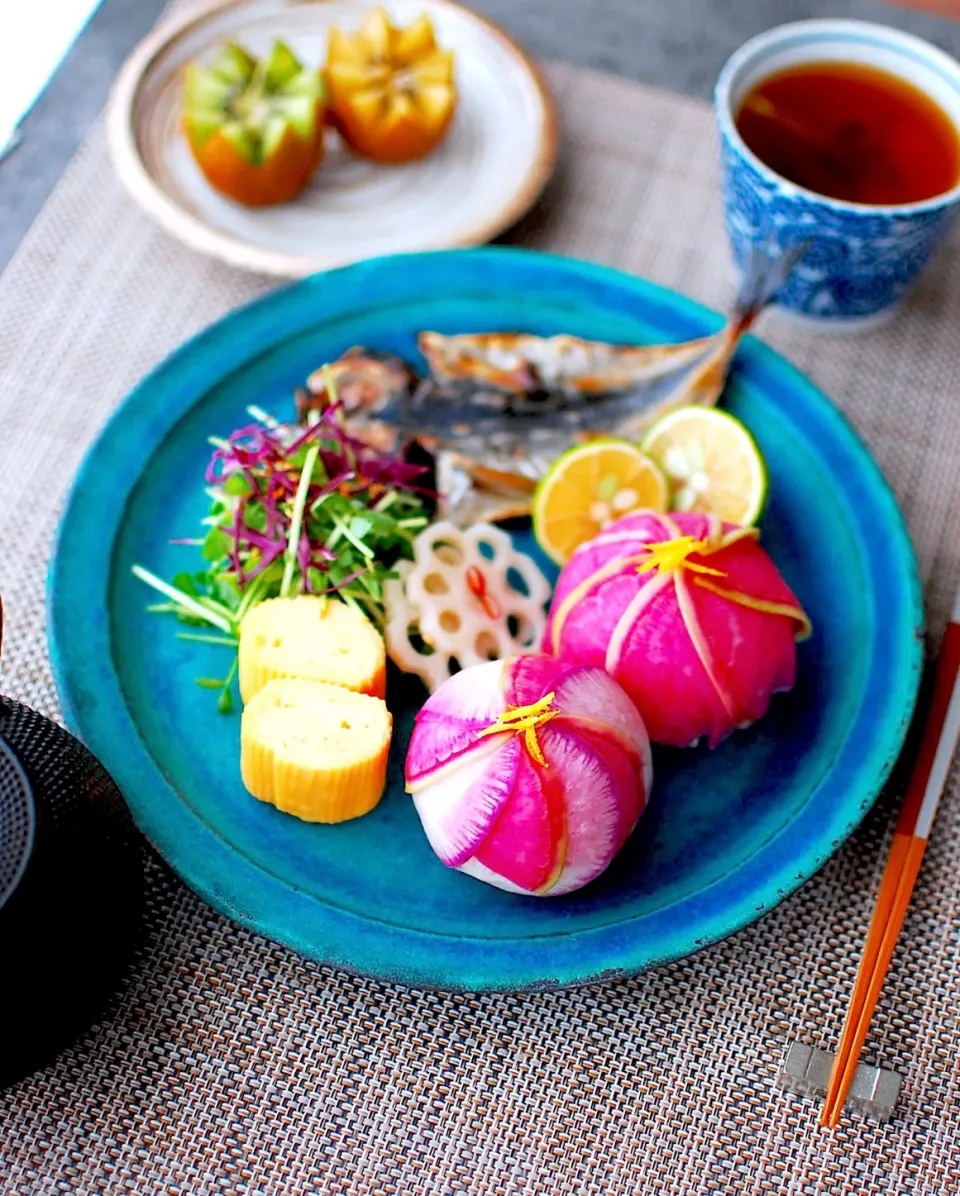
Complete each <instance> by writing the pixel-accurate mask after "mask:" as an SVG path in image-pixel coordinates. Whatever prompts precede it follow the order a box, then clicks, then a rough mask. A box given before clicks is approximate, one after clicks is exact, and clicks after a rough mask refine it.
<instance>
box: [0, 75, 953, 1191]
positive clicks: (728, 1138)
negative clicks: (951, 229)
mask: <svg viewBox="0 0 960 1196" xmlns="http://www.w3.org/2000/svg"><path fill="white" fill-rule="evenodd" d="M550 78H551V80H552V82H553V85H554V86H555V88H556V90H557V93H558V96H559V98H560V102H561V106H562V110H563V115H564V122H565V152H564V159H563V163H562V167H561V170H560V173H559V176H558V178H557V181H556V183H555V185H554V186H553V187H552V188H551V191H550V193H549V195H548V196H547V198H546V200H545V202H544V203H543V204H541V205H540V207H539V208H538V209H537V210H536V211H535V212H534V213H533V214H532V215H531V216H530V217H529V218H528V219H527V220H526V221H525V222H524V224H523V225H522V227H521V228H520V229H518V230H517V232H516V234H515V239H517V240H520V241H522V242H525V243H527V244H531V245H536V246H542V247H549V248H550V249H552V250H554V251H557V252H560V253H565V254H571V255H574V254H575V255H578V256H582V257H586V258H592V259H594V260H597V261H601V262H608V263H611V264H614V265H616V266H619V267H622V268H624V269H627V270H631V271H635V272H637V273H640V274H644V275H647V276H649V277H651V278H653V279H656V280H657V281H659V282H663V283H666V284H668V285H670V286H673V287H676V288H679V289H680V290H683V291H685V292H687V293H689V294H691V295H693V296H695V297H696V298H698V299H701V300H705V301H706V302H708V303H712V304H714V305H717V306H723V305H725V304H726V303H728V302H729V300H730V298H731V295H732V292H733V281H732V277H731V274H730V272H729V267H728V258H727V249H726V243H725V238H724V235H723V232H722V227H721V219H720V211H719V201H718V191H717V168H716V160H717V154H716V146H715V144H714V137H713V131H712V121H711V117H710V114H709V111H708V110H707V109H706V107H705V106H703V105H702V104H700V103H699V102H694V101H690V100H684V99H679V98H677V97H675V96H668V95H664V94H661V93H659V92H655V91H652V90H649V89H646V88H643V87H640V86H637V85H634V84H631V83H626V82H623V81H619V80H616V79H611V78H609V77H605V76H600V75H595V74H589V73H585V72H582V71H577V70H573V69H571V68H567V67H560V66H558V67H554V68H552V69H551V70H550ZM267 286H268V284H267V283H266V282H264V281H262V280H258V279H256V278H251V277H248V276H243V275H240V274H236V273H232V272H230V271H229V270H227V269H224V268H221V267H220V266H218V265H216V264H213V263H211V262H208V261H205V260H203V259H201V258H199V257H196V256H194V255H192V254H191V253H189V252H187V251H186V250H184V249H182V248H181V247H180V246H179V245H178V244H176V243H174V242H173V241H171V240H170V239H168V238H167V237H166V236H165V235H164V234H163V233H161V232H159V231H157V230H156V229H155V228H154V227H153V226H152V225H151V224H150V223H149V222H148V221H147V220H146V219H145V218H144V217H142V216H141V215H140V214H139V212H138V211H137V210H136V209H135V208H134V207H133V205H132V204H131V203H130V202H128V200H127V199H126V197H125V196H124V194H123V193H122V192H121V191H120V189H119V188H118V186H117V185H116V184H115V182H114V180H113V177H112V174H111V171H110V168H109V165H108V162H107V157H106V153H105V148H104V141H103V136H102V132H101V130H100V129H97V130H95V131H94V132H93V134H92V135H91V136H90V138H89V140H88V142H87V143H86V145H85V146H84V147H83V149H82V151H81V152H80V154H79V155H78V157H77V159H76V160H75V162H74V163H73V165H72V166H71V168H70V169H69V171H68V173H67V174H66V176H65V177H64V179H63V181H62V183H61V185H60V187H59V188H58V190H57V192H56V194H55V195H54V196H53V198H52V199H51V201H50V202H49V203H48V205H47V207H46V209H45V210H44V212H43V214H42V215H41V217H40V219H39V220H38V222H37V224H36V225H35V227H34V228H33V230H32V232H31V234H30V236H29V238H28V239H27V241H26V243H25V244H24V246H23V247H22V250H21V251H20V253H19V255H18V256H17V258H16V260H15V261H14V262H13V263H12V265H11V266H10V268H9V269H8V270H7V272H6V274H5V275H4V276H3V278H2V279H0V315H2V319H0V429H2V433H0V513H2V514H0V520H2V523H0V590H2V592H3V596H4V603H5V608H6V616H7V619H6V622H7V640H6V643H5V649H6V652H5V657H4V661H3V673H2V676H0V688H2V690H3V691H4V692H6V693H8V694H10V695H11V696H15V697H17V698H20V699H22V700H24V701H26V702H28V703H30V704H32V705H33V706H35V707H37V708H39V709H40V710H41V711H43V712H45V713H47V714H50V715H53V716H57V714H58V707H57V700H56V696H55V693H54V690H53V686H52V683H51V679H50V671H49V664H48V660H47V655H46V649H45V645H44V617H43V587H44V574H45V570H46V564H47V560H48V558H49V553H50V542H51V537H52V535H53V532H54V528H55V525H56V521H57V515H58V511H59V509H60V507H61V505H62V501H63V496H64V493H65V490H66V487H67V486H68V484H69V481H70V479H71V477H72V475H73V473H74V471H75V469H76V467H77V465H78V464H79V462H80V459H81V457H82V456H83V453H84V450H85V449H86V447H87V445H88V444H89V442H90V440H91V437H92V436H93V435H94V434H95V433H96V431H97V429H98V428H99V427H100V426H101V425H102V423H103V421H104V419H105V417H106V416H107V414H108V413H109V412H110V411H111V409H112V408H113V407H114V405H115V404H116V403H117V402H118V401H119V400H120V398H121V397H122V396H123V395H124V393H125V392H126V391H127V390H128V389H129V388H130V387H131V386H132V384H133V383H134V382H135V381H136V380H137V379H138V378H139V377H140V376H141V375H142V374H143V373H144V372H145V371H146V370H148V369H149V368H150V367H151V366H152V365H154V364H155V363H156V362H158V361H160V360H161V358H163V356H164V355H165V354H166V353H167V352H168V351H169V350H170V349H171V348H172V347H173V346H174V345H176V344H177V343H178V342H180V341H182V340H183V339H184V337H186V336H188V335H190V334H191V333H193V332H195V331H196V330H197V329H199V328H200V327H202V326H203V325H205V324H206V323H208V322H209V321H211V320H213V319H215V318H216V317H217V316H219V315H221V314H222V313H224V312H226V311H227V310H228V309H230V308H232V307H233V306H235V305H236V304H237V303H240V302H243V301H244V300H246V299H249V298H251V297H253V296H254V295H256V294H258V293H260V292H262V291H263V290H265V289H266V288H267ZM958 295H960V241H958V239H956V238H955V239H954V240H953V241H952V242H951V243H950V244H949V245H948V246H947V247H946V248H945V249H944V250H943V251H942V252H941V253H940V255H939V257H938V259H937V262H936V264H935V266H934V267H933V269H931V270H930V272H929V274H928V275H927V277H926V278H925V280H924V282H923V285H922V287H921V289H920V291H919V293H918V294H917V296H916V298H915V300H914V301H913V302H912V304H911V305H910V307H909V310H908V311H907V312H905V313H904V314H903V316H902V317H901V318H900V319H899V320H898V321H897V322H896V323H895V324H893V325H891V326H890V327H889V328H887V329H885V330H883V331H879V332H876V333H874V334H873V335H869V336H862V337H859V338H857V339H849V340H826V339H813V338H811V337H810V336H809V335H807V334H804V333H800V332H798V331H792V330H789V329H786V328H783V327H776V326H775V325H774V323H773V318H772V317H767V318H765V323H764V325H763V326H762V331H763V333H764V334H765V335H768V337H769V339H770V340H771V341H773V342H774V343H775V344H776V345H777V346H778V347H780V348H781V349H782V350H784V351H785V352H786V353H787V354H788V355H789V356H790V357H791V358H792V359H793V360H794V361H795V362H797V363H798V364H799V365H800V367H801V368H803V369H805V370H807V371H808V372H809V373H810V374H811V375H812V377H813V378H814V379H815V380H816V381H817V382H818V383H819V384H820V385H821V386H822V387H823V388H824V389H825V390H826V391H827V392H828V393H829V394H831V395H833V396H834V397H835V398H836V400H837V401H838V403H839V404H840V405H841V406H842V407H843V409H844V410H845V411H846V412H847V413H848V415H849V416H850V418H851V419H852V420H853V422H854V423H855V424H856V426H857V427H858V429H859V430H860V432H861V433H862V434H863V436H864V437H865V438H866V440H867V442H868V443H869V445H870V446H871V448H872V449H873V451H874V453H875V454H876V457H877V459H878V461H879V462H880V464H881V466H882V468H883V470H884V471H885V473H886V475H887V477H888V478H889V479H890V481H891V483H892V484H893V486H894V488H895V489H896V491H897V493H898V495H899V497H900V500H901V502H902V503H903V507H904V510H905V511H906V514H907V518H908V520H909V523H910V528H911V531H912V534H913V537H914V542H915V544H916V546H917V551H918V554H919V558H920V562H921V567H922V570H923V576H924V581H925V584H926V594H927V602H928V613H929V616H930V622H931V626H932V629H933V631H934V634H935V635H936V634H937V633H939V631H940V630H941V629H942V626H943V623H944V617H945V614H946V612H947V610H948V607H949V602H950V596H951V594H952V592H953V588H954V586H955V585H956V584H957V582H958V580H960V538H958V535H957V531H958V528H957V522H958V513H960V470H958V469H957V459H958V450H960V403H958V401H957V393H956V379H957V378H958V376H960V338H958V336H957V324H956V319H955V318H951V314H950V307H951V304H952V307H953V310H954V311H955V310H956V301H957V296H958ZM91 535H96V529H95V528H91ZM81 633H82V632H81ZM893 800H894V798H893V795H886V796H885V797H883V798H882V799H881V800H880V802H879V803H878V805H877V807H876V808H875V810H874V811H873V813H872V814H871V815H870V817H868V819H867V821H866V823H865V825H864V826H863V828H862V829H861V831H860V832H859V833H858V834H857V835H856V836H855V837H854V839H853V840H852V841H851V842H850V843H848V844H847V846H846V847H844V848H843V849H842V850H841V851H840V852H838V854H837V855H836V857H835V858H834V859H833V861H832V862H831V863H830V864H829V865H828V866H827V867H826V868H825V869H824V870H823V871H822V872H821V873H820V874H819V875H818V876H817V877H816V878H815V879H814V880H812V881H811V882H810V883H809V884H807V885H806V886H805V887H804V888H803V889H802V890H801V891H800V892H799V893H797V894H796V895H794V896H793V897H792V898H790V899H789V900H787V901H785V902H784V903H783V905H781V906H780V907H779V909H777V910H776V911H775V912H774V913H772V914H770V915H769V916H767V917H766V918H764V919H763V920H762V921H761V922H759V923H758V924H756V925H755V926H753V927H751V928H750V929H748V930H746V931H744V932H743V933H741V934H739V935H737V936H736V937H734V938H733V939H731V940H729V941H727V942H725V943H722V944H720V945H718V946H716V947H714V948H712V949H710V950H707V951H704V952H702V953H700V954H699V955H697V956H695V957H693V958H691V959H687V960H685V961H683V962H681V963H678V964H675V965H673V966H670V967H666V968H663V969H660V970H658V971H656V972H652V973H648V974H646V975H644V976H641V977H639V978H638V979H635V980H633V981H630V982H627V983H620V984H616V985H611V986H606V987H602V988H595V989H590V990H585V991H579V992H572V993H552V994H539V995H533V994H532V995H524V996H519V997H504V996H484V997H470V996H445V995H438V994H422V993H416V992H410V991H404V990H401V989H396V988H390V987H386V986H384V985H381V984H377V983H374V982H371V981H368V980H363V979H356V978H352V977H350V976H347V975H344V974H342V973H340V972H334V971H332V970H330V969H327V968H323V967H318V966H314V965H312V964H309V963H306V962H304V961H303V960H301V959H299V958H297V957H296V956H295V955H293V954H292V953H291V952H289V951H287V950H285V949H284V948H282V947H279V946H276V945H274V944H272V943H270V942H267V941H265V940H263V939H261V938H259V937H258V936H256V935H255V934H251V933H248V932H247V931H244V930H242V929H238V928H237V927H236V926H234V925H232V924H231V923H229V922H228V921H226V920H225V919H224V918H222V917H220V916H219V915H217V914H215V913H213V912H212V911H211V910H209V909H207V908H206V907H205V906H204V905H203V904H202V903H201V902H200V901H199V900H198V899H197V898H196V897H195V896H193V894H192V893H190V892H189V891H188V890H187V889H186V888H184V887H183V886H182V885H181V884H180V883H179V882H178V881H176V880H175V879H174V878H173V877H171V876H170V875H169V873H168V872H167V871H166V870H165V869H164V868H163V866H162V865H160V864H159V863H152V864H151V865H150V876H149V880H150V909H149V915H148V921H147V927H146V937H145V941H144V944H143V946H142V948H141V949H140V951H139V954H138V956H137V959H136V962H135V966H134V969H133V973H132V976H131V979H130V982H129V984H128V986H127V987H126V989H125V990H124V992H123V993H122V994H121V996H120V997H119V999H118V1001H117V1003H116V1006H115V1008H114V1009H113V1011H112V1013H111V1015H110V1016H109V1017H108V1018H106V1019H105V1020H104V1021H103V1022H102V1023H101V1024H100V1025H99V1026H97V1027H96V1028H94V1029H93V1030H92V1031H91V1032H90V1033H89V1034H88V1035H86V1037H85V1038H84V1039H83V1040H82V1041H81V1042H79V1043H78V1044H77V1045H76V1046H75V1047H73V1048H72V1049H70V1050H68V1051H67V1052H66V1053H65V1054H64V1055H63V1056H61V1058H60V1059H59V1061H58V1062H57V1063H56V1064H55V1065H54V1066H52V1067H50V1068H49V1069H48V1070H47V1071H45V1072H43V1073H42V1074H39V1075H37V1076H34V1077H33V1078H31V1079H30V1080H28V1081H26V1082H24V1083H23V1084H21V1085H20V1086H19V1087H18V1088H17V1089H15V1090H14V1091H11V1092H8V1093H6V1094H5V1095H3V1096H2V1098H0V1110H2V1113H0V1190H2V1192H3V1194H4V1196H8V1194H10V1196H21V1194H22V1196H45V1194H47V1193H54V1192H70V1193H109V1194H114V1193H151V1194H153V1193H184V1194H187V1193H189V1194H190V1196H206V1194H208V1193H260V1194H270V1196H274V1194H277V1196H280V1194H288V1193H289V1194H291V1196H292V1194H294V1193H296V1194H300V1193H351V1194H354V1193H356V1194H368V1196H374V1194H377V1196H388V1194H397V1196H420V1194H429V1196H434V1194H435V1196H452V1194H455V1193H469V1194H470V1196H514V1194H516V1196H520V1194H523V1196H568V1194H570V1196H572V1194H577V1196H585V1194H597V1196H637V1194H638V1193H646V1192H655V1191H656V1192H671V1193H678V1194H682V1196H693V1194H700V1193H774V1192H776V1193H795V1194H813V1193H845V1194H847V1196H873V1194H876V1196H880V1194H883V1196H889V1194H891V1193H898V1194H899V1193H911V1194H914V1196H944V1194H946V1193H950V1192H956V1191H958V1190H960V1130H958V1120H957V1114H956V1109H957V1107H958V1099H960V1067H958V1064H957V1060H958V1059H960V1020H958V1006H957V994H958V992H960V959H958V927H960V922H958V918H960V908H958V883H957V877H958V872H960V867H958V866H960V794H958V792H957V787H956V783H954V787H953V790H952V793H951V795H950V796H949V797H948V799H947V800H945V803H944V805H943V808H942V810H941V814H940V818H939V820H938V824H937V827H936V831H935V834H934V838H933V842H932V845H931V847H930V850H929V852H928V855H927V860H926V863H925V865H924V869H923V875H922V878H921V881H920V885H919V889H918V891H917V894H916V898H915V900H914V902H913V906H912V909H911V912H910V916H909V918H908V921H907V925H906V929H905V932H904V936H903V939H902V942H901V946H900V949H899V951H898V953H897V957H896V961H895V964H894V967H893V971H892V973H891V975H890V978H889V981H888V983H887V985H886V988H885V990H884V995H883V1000H882V1004H881V1008H880V1010H879V1012H878V1015H877V1017H876V1019H875V1022H874V1025H873V1028H872V1031H871V1034H870V1038H869V1042H868V1047H867V1052H866V1056H865V1057H866V1058H867V1059H868V1060H875V1061H880V1062H882V1063H883V1065H885V1066H887V1067H891V1068H894V1069H895V1070H897V1071H900V1072H902V1073H903V1076H904V1088H903V1093H902V1098H901V1102H900V1107H899V1110H898V1116H897V1118H896V1119H895V1120H894V1121H893V1122H892V1123H891V1124H889V1125H886V1126H878V1125H876V1124H874V1123H870V1122H867V1121H864V1120H861V1119H860V1118H858V1117H857V1116H850V1117H847V1118H846V1119H845V1120H844V1123H843V1125H842V1126H841V1128H840V1129H839V1130H838V1131H837V1132H836V1133H834V1134H825V1133H822V1132H820V1131H819V1130H818V1129H817V1128H816V1118H817V1113H818V1110H817V1107H816V1106H815V1105H813V1104H811V1103H805V1102H803V1101H801V1100H800V1099H798V1098H796V1097H793V1096H789V1095H786V1094H784V1093H782V1092H780V1091H778V1090H777V1089H776V1088H775V1087H774V1076H775V1074H776V1071H777V1066H778V1062H779V1060H780V1057H781V1055H782V1053H783V1050H784V1046H785V1044H786V1042H787V1041H788V1040H790V1039H793V1038H797V1039H800V1040H803V1041H805V1042H809V1043H811V1044H813V1045H817V1046H823V1047H828V1048H830V1047H832V1046H833V1045H834V1044H835V1042H836V1038H837V1035H838V1032H839V1029H840V1024H841V1020H842V1016H843V1011H844V1004H845V1001H846V998H847V994H848V991H849V986H850V984H851V982H852V977H853V973H854V970H855V964H856V960H857V958H858V954H859V949H860V945H861V941H862V935H863V932H864V928H865V925H866V922H867V920H868V918H869V913H870V909H871V904H872V900H873V894H874V892H875V890H876V885H877V881H878V877H879V872H880V867H881V860H882V854H883V853H882V847H883V843H884V837H885V833H886V828H887V825H888V822H889V817H890V812H891V808H892V804H893ZM2 982H3V983H9V982H11V981H10V978H8V977H3V979H2ZM63 999H69V994H63Z"/></svg>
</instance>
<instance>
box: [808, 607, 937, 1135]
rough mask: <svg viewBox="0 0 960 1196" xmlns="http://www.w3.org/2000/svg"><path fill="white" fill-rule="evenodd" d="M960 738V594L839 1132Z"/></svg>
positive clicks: (847, 1042)
mask: <svg viewBox="0 0 960 1196" xmlns="http://www.w3.org/2000/svg"><path fill="white" fill-rule="evenodd" d="M958 741H960V593H958V594H957V599H956V601H955V603H954V607H953V614H952V616H951V619H950V623H949V624H948V626H947V630H946V633H945V634H944V637H943V642H942V644H941V647H940V654H939V659H938V662H937V668H936V674H935V677H934V684H933V696H932V699H931V702H930V709H929V713H928V715H927V723H926V726H925V728H924V732H923V737H922V739H921V741H920V748H919V751H918V753H917V758H916V761H915V763H914V767H913V771H912V773H911V775H910V781H909V783H908V785H907V794H906V797H905V799H904V803H903V808H902V809H901V811H900V817H899V819H898V821H897V826H896V830H895V832H894V836H893V843H892V845H891V847H890V855H889V858H888V859H887V866H886V869H885V871H884V874H883V880H882V882H881V884H880V892H879V895H878V897H877V904H876V908H875V909H874V912H873V919H872V921H871V923H870V931H869V934H868V935H867V941H866V944H865V946H864V949H863V956H862V958H861V960H860V968H859V970H858V972H857V979H856V982H855V984H854V988H853V996H852V997H851V1000H850V1008H849V1009H848V1010H847V1018H846V1021H845V1022H844V1026H843V1032H842V1034H841V1035H840V1046H839V1048H838V1049H837V1053H836V1056H835V1057H834V1062H833V1069H832V1071H831V1073H830V1079H829V1081H828V1083H827V1095H826V1100H825V1102H824V1106H823V1110H822V1112H821V1115H820V1124H821V1125H822V1126H826V1127H827V1128H830V1129H832V1128H834V1127H835V1126H836V1125H837V1123H838V1122H839V1120H840V1114H841V1112H842V1110H843V1106H844V1102H845V1101H846V1099H847V1094H848V1093H849V1091H850V1085H851V1083H852V1081H853V1077H854V1073H855V1072H856V1070H857V1061H858V1059H859V1056H860V1051H861V1049H862V1048H863V1043H864V1039H865V1038H866V1036H867V1029H868V1028H869V1025H870V1019H871V1018H872V1017H873V1012H874V1010H875V1009H876V1006H877V999H878V997H879V996H880V989H881V987H882V985H883V981H884V978H885V976H886V973H887V969H888V967H889V966H890V960H891V958H892V956H893V951H894V948H895V947H896V944H897V938H898V936H899V934H900V929H901V927H902V926H903V920H904V917H905V916H906V912H907V907H908V906H909V904H910V896H911V894H912V892H913V888H914V885H915V883H916V880H917V874H918V873H919V871H920V865H921V863H922V861H923V853H924V851H925V850H926V846H927V842H928V840H929V838H930V831H931V829H932V827H933V820H934V817H935V816H936V812H937V806H938V804H939V802H940V797H941V795H942V793H943V790H944V788H945V787H946V783H947V777H948V775H949V772H950V765H951V762H952V760H953V754H954V752H955V751H956V748H957V743H958Z"/></svg>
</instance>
